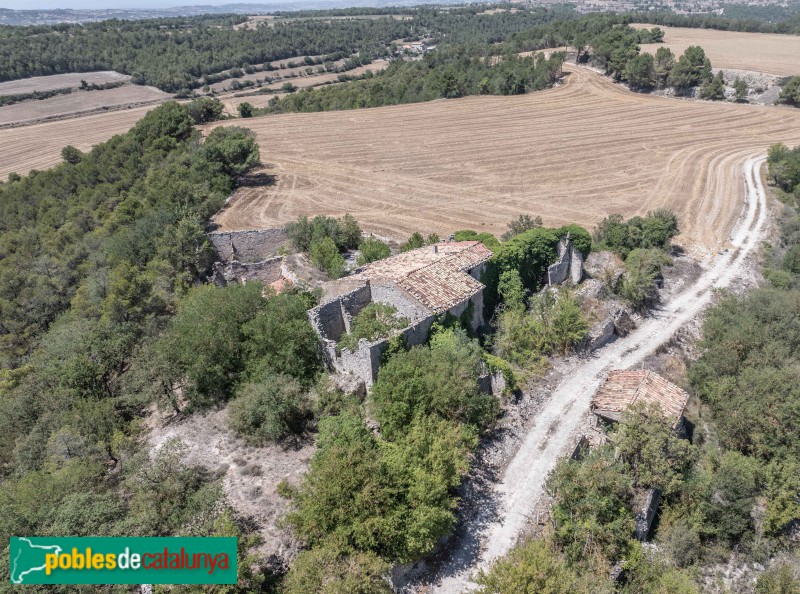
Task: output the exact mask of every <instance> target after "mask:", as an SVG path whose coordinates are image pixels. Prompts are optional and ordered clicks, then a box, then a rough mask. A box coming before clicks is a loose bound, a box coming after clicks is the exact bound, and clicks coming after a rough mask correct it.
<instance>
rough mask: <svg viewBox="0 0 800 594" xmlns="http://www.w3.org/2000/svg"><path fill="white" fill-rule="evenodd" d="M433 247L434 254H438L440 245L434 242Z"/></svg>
mask: <svg viewBox="0 0 800 594" xmlns="http://www.w3.org/2000/svg"><path fill="white" fill-rule="evenodd" d="M432 247H433V253H434V254H438V253H439V246H438V245H436V244H434V245H433V246H432Z"/></svg>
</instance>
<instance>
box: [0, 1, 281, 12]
mask: <svg viewBox="0 0 800 594" xmlns="http://www.w3.org/2000/svg"><path fill="white" fill-rule="evenodd" d="M242 1H243V2H244V3H248V4H269V0H263V1H262V0H121V1H119V0H0V8H12V9H16V10H37V9H49V8H166V7H169V6H198V5H209V4H212V5H216V4H231V3H234V2H242Z"/></svg>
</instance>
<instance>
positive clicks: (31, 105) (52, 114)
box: [0, 85, 172, 132]
mask: <svg viewBox="0 0 800 594" xmlns="http://www.w3.org/2000/svg"><path fill="white" fill-rule="evenodd" d="M171 97H172V95H170V94H169V93H165V92H163V91H159V90H158V89H156V88H155V87H142V86H137V85H124V86H122V87H118V88H116V89H106V90H103V91H74V92H72V93H70V94H68V95H57V96H55V97H50V98H49V99H41V100H31V101H23V102H22V103H15V104H14V105H6V106H5V107H0V126H2V125H7V124H22V123H26V122H35V121H36V120H46V119H55V118H61V117H67V116H75V115H78V114H81V113H86V112H91V111H94V110H99V109H108V108H119V107H121V106H126V105H132V104H146V103H160V102H162V101H166V100H167V99H170V98H171ZM123 131H124V130H120V132H123Z"/></svg>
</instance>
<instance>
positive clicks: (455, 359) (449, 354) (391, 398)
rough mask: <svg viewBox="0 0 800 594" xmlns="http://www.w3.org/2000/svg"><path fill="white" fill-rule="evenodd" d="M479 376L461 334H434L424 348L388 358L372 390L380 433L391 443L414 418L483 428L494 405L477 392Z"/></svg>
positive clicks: (476, 350)
mask: <svg viewBox="0 0 800 594" xmlns="http://www.w3.org/2000/svg"><path fill="white" fill-rule="evenodd" d="M480 373H481V349H480V347H479V346H478V344H477V343H476V342H475V341H473V340H470V339H469V338H468V337H467V336H466V334H464V332H463V331H461V330H447V331H443V332H440V333H438V334H436V335H435V336H433V338H432V339H431V342H430V345H429V346H415V347H413V348H412V349H411V350H409V351H408V352H401V353H398V354H396V355H395V356H393V357H391V358H390V359H389V361H388V362H387V363H386V364H385V365H384V366H383V367H381V369H380V371H379V372H378V381H377V382H375V385H374V386H373V388H372V401H373V403H374V405H375V415H376V417H377V419H378V421H379V422H380V425H381V432H382V434H383V435H385V436H386V437H387V438H389V439H394V438H397V437H399V436H401V435H403V434H404V433H405V432H406V431H407V428H408V426H409V425H410V423H411V422H412V421H413V420H414V419H415V418H420V417H423V416H427V415H435V416H437V417H439V418H442V419H449V420H452V421H458V422H461V423H466V424H468V425H471V426H472V427H474V428H476V429H482V428H484V427H486V426H487V425H488V424H489V423H490V422H492V421H493V420H494V418H495V417H496V415H497V411H498V404H497V401H496V399H495V398H493V397H492V396H490V395H487V394H483V393H481V392H480V390H479V389H478V376H479V375H480Z"/></svg>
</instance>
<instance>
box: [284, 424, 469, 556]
mask: <svg viewBox="0 0 800 594" xmlns="http://www.w3.org/2000/svg"><path fill="white" fill-rule="evenodd" d="M404 429H405V434H404V436H403V438H402V439H399V440H397V441H396V442H386V441H382V440H379V439H378V438H377V437H376V436H375V435H374V434H373V433H372V432H371V431H370V430H369V429H368V428H367V427H366V426H365V425H364V422H363V420H362V419H361V418H360V417H359V416H356V415H354V414H351V413H345V414H342V415H339V416H336V417H327V418H324V419H322V420H321V421H320V428H319V439H318V441H317V444H318V446H319V449H318V450H317V452H316V453H315V454H314V456H313V458H312V459H311V468H310V470H309V472H308V473H307V474H306V475H305V477H304V479H303V484H302V485H301V487H300V488H299V489H298V490H297V492H296V493H295V494H294V495H293V502H294V506H295V509H294V511H293V512H291V513H290V514H289V516H288V521H289V523H290V524H291V525H293V526H294V527H295V529H296V530H297V532H298V534H299V535H300V536H301V537H302V538H304V539H305V540H306V541H307V542H308V543H309V544H311V545H312V546H319V545H321V544H323V543H324V542H325V541H327V540H328V539H329V538H330V537H332V536H335V537H336V538H337V539H338V541H339V542H340V543H341V546H343V547H347V548H349V549H354V550H358V551H364V552H371V553H374V554H375V555H378V556H379V557H381V558H382V559H384V560H386V561H390V562H400V563H405V562H408V561H411V560H413V559H416V558H418V557H419V556H420V555H423V554H425V553H428V552H430V551H431V550H433V548H434V546H435V545H436V543H437V542H438V540H439V539H440V538H441V537H442V536H444V535H445V534H447V533H448V532H449V531H450V530H451V529H452V526H453V524H454V522H455V515H454V514H453V509H454V507H455V503H456V499H455V498H454V497H453V496H452V491H453V489H454V488H455V487H456V486H458V485H459V484H460V483H461V477H462V476H463V474H464V473H465V472H466V471H467V469H468V467H469V464H468V455H469V452H470V451H471V449H472V448H473V447H474V446H475V444H476V439H475V436H474V434H472V433H471V432H470V431H468V430H466V429H465V428H464V427H460V426H459V425H457V424H455V423H451V422H448V421H445V420H440V419H434V418H431V417H427V418H425V417H420V418H418V419H416V420H415V421H414V422H413V423H411V424H410V425H408V426H406V427H404Z"/></svg>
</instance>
